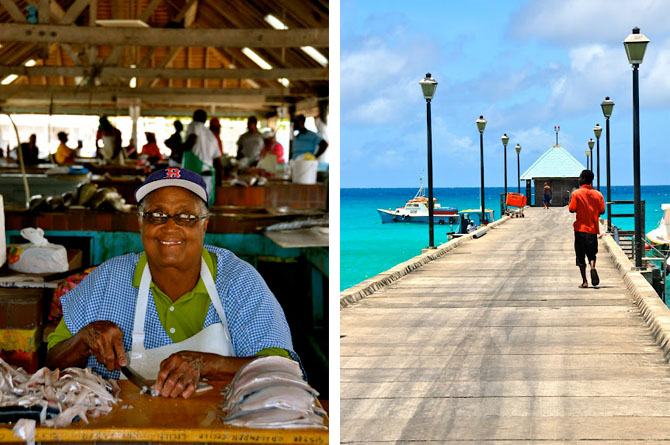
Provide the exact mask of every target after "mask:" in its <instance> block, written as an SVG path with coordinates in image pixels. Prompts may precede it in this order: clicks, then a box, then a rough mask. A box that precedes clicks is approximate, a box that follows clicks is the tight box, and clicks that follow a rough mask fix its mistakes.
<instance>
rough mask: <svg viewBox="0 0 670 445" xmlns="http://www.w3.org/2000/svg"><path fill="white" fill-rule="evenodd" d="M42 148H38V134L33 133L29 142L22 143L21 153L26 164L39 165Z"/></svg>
mask: <svg viewBox="0 0 670 445" xmlns="http://www.w3.org/2000/svg"><path fill="white" fill-rule="evenodd" d="M39 153H40V150H39V148H37V135H36V134H34V133H33V134H31V135H30V138H28V142H22V143H21V154H22V155H23V164H24V165H37V164H38V163H39V162H40V160H39V157H38V156H39Z"/></svg>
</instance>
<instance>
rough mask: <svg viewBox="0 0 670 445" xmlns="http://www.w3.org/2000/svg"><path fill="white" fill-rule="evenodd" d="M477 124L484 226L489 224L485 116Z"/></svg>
mask: <svg viewBox="0 0 670 445" xmlns="http://www.w3.org/2000/svg"><path fill="white" fill-rule="evenodd" d="M475 122H476V123H477V130H479V165H480V167H481V183H482V190H481V201H482V220H481V221H482V224H487V223H488V219H487V217H486V207H484V128H486V119H484V116H479V119H477V120H476V121H475Z"/></svg>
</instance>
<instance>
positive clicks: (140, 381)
mask: <svg viewBox="0 0 670 445" xmlns="http://www.w3.org/2000/svg"><path fill="white" fill-rule="evenodd" d="M121 372H122V373H123V375H125V376H126V378H127V379H128V380H130V381H131V382H133V384H134V385H135V386H137V387H138V388H140V394H144V393H148V394H151V385H149V382H147V381H146V380H145V379H144V377H142V376H141V375H140V374H139V373H138V372H137V371H135V370H134V369H132V368H131V367H130V366H121Z"/></svg>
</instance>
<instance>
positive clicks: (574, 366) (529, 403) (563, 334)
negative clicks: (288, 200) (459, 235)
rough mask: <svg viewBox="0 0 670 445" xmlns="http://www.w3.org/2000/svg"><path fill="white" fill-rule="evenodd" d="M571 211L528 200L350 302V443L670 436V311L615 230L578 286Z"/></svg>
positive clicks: (344, 354) (344, 414)
mask: <svg viewBox="0 0 670 445" xmlns="http://www.w3.org/2000/svg"><path fill="white" fill-rule="evenodd" d="M573 220H574V216H573V215H571V214H570V213H568V210H567V208H552V209H550V210H544V209H540V208H537V209H536V208H533V209H527V213H526V218H523V219H520V218H517V219H510V220H508V221H506V222H505V223H504V224H501V225H499V226H498V227H497V228H495V229H493V230H490V231H489V233H488V234H487V235H486V236H484V237H483V238H481V239H477V240H465V241H464V242H462V243H461V244H460V245H459V246H458V247H457V248H455V249H453V250H451V251H449V252H447V253H446V254H444V255H442V256H441V257H440V258H437V259H434V260H432V261H430V262H428V263H426V264H425V265H423V266H421V267H419V268H417V269H415V270H413V271H411V272H410V273H408V274H407V275H406V276H404V277H402V278H399V279H398V280H396V281H393V282H392V283H390V284H388V285H386V286H385V287H383V288H382V289H379V290H377V291H375V292H374V293H372V294H370V295H368V296H366V297H365V298H363V299H361V300H360V301H358V302H356V303H354V304H350V305H348V306H346V307H344V308H343V309H342V310H341V311H340V320H341V321H340V333H341V335H342V339H341V351H340V355H341V362H340V363H341V370H340V371H341V375H340V381H341V383H340V391H341V410H340V411H341V414H340V416H341V419H340V424H341V427H340V434H341V436H340V438H341V443H366V444H382V443H384V444H388V443H410V442H412V443H416V442H426V443H445V442H448V441H459V442H479V443H481V442H487V441H491V442H493V441H496V443H501V442H500V441H508V443H516V442H519V441H521V440H528V441H530V442H528V443H532V442H534V441H537V442H540V441H541V442H542V443H558V442H560V443H571V442H575V443H576V442H578V441H579V442H580V443H588V442H584V441H590V440H592V441H597V443H624V442H635V441H661V440H664V439H665V440H667V439H670V396H669V395H670V365H668V364H667V362H666V359H665V356H667V351H668V349H669V347H668V343H670V342H669V341H668V340H667V339H668V338H670V336H669V335H668V334H667V332H670V329H668V324H669V323H668V320H669V319H670V311H668V310H667V308H666V307H665V306H664V305H663V303H662V302H661V301H660V299H658V297H657V296H656V294H655V292H654V291H653V289H652V288H651V286H649V285H648V284H646V281H645V280H644V278H642V277H641V276H640V274H639V273H637V272H629V271H630V266H631V264H630V262H628V260H627V259H626V258H625V255H623V254H622V253H621V252H620V251H617V249H616V248H613V247H612V246H613V243H612V242H611V240H607V239H606V238H604V239H602V240H600V242H599V243H600V249H599V254H598V271H599V274H600V279H601V285H600V287H599V288H597V289H594V288H588V289H579V288H578V284H579V283H580V282H581V279H580V276H579V270H578V268H577V267H576V266H575V259H574V251H573V232H572V221H573ZM610 250H611V252H610ZM620 271H621V272H620ZM345 293H346V291H345ZM664 317H668V318H664ZM664 350H665V351H666V352H664ZM603 441H605V442H603ZM645 443H651V442H645Z"/></svg>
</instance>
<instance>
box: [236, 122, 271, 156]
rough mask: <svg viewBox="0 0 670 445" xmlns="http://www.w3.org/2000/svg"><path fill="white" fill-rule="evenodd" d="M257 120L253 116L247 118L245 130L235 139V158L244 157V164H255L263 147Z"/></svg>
mask: <svg viewBox="0 0 670 445" xmlns="http://www.w3.org/2000/svg"><path fill="white" fill-rule="evenodd" d="M257 125H258V120H257V119H256V117H255V116H251V117H249V119H248V120H247V131H246V132H245V133H243V134H242V135H241V136H240V138H239V139H238V140H237V159H246V160H247V161H246V165H247V166H252V165H255V164H256V163H257V162H258V160H259V159H260V155H261V152H262V151H263V148H264V147H265V143H264V142H263V136H261V134H260V133H259V132H258V128H257Z"/></svg>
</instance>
